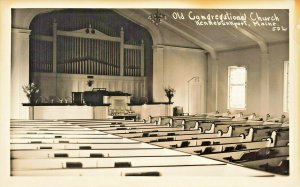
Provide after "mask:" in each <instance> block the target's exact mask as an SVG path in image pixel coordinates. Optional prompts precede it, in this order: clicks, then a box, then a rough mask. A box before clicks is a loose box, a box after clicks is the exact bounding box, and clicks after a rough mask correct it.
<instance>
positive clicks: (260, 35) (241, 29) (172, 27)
mask: <svg viewBox="0 0 300 187" xmlns="http://www.w3.org/2000/svg"><path fill="white" fill-rule="evenodd" d="M156 11H157V10H156V9H130V10H116V12H118V13H120V14H121V15H122V14H123V16H126V17H127V18H128V19H132V20H133V21H134V20H135V19H134V17H139V18H138V21H139V22H140V23H141V22H145V24H146V25H148V24H152V23H151V21H150V20H148V16H149V15H150V14H152V13H155V12H156ZM158 11H159V12H160V13H162V14H164V15H166V17H167V19H166V20H165V21H164V22H163V23H161V24H159V25H158V26H155V27H157V29H158V30H159V31H160V32H162V33H164V32H165V30H168V31H171V32H175V33H176V34H178V35H179V36H180V37H183V38H185V39H186V40H189V41H190V42H191V43H193V44H194V45H195V46H197V47H198V48H203V49H205V50H207V51H215V52H217V51H225V50H233V49H240V48H247V47H251V46H259V47H260V48H261V49H262V48H267V46H268V45H269V44H272V43H280V42H288V40H289V31H288V30H286V31H284V30H285V29H288V28H289V11H288V10H285V9H159V10H158ZM179 15H180V16H179ZM181 15H183V17H184V18H183V17H182V16H181ZM197 15H198V16H200V17H201V16H205V17H207V16H208V15H209V16H216V15H217V16H219V17H220V16H221V15H223V18H224V15H229V16H231V17H230V18H231V19H234V17H235V18H236V19H237V18H238V17H237V16H239V17H240V18H241V16H244V17H245V18H246V24H247V25H244V26H238V27H235V26H232V25H225V26H217V25H210V26H209V25H197V24H196V22H195V20H193V19H194V18H196V16H197ZM180 18H181V19H180ZM211 18H212V17H211ZM259 19H269V21H263V20H262V21H260V20H259ZM272 19H273V20H272ZM219 20H220V18H219ZM135 21H136V20H135ZM200 21H204V22H207V20H203V18H202V19H201V20H200ZM213 21H216V19H214V20H213ZM230 21H233V20H225V19H223V22H228V23H230ZM255 21H259V24H260V25H259V24H255ZM204 22H202V23H204ZM233 22H235V23H237V22H238V23H240V22H243V21H233ZM198 23H199V22H198ZM263 24H267V25H268V26H266V25H263ZM269 24H275V26H269ZM153 25H154V24H153ZM272 29H275V30H274V31H273V30H272ZM278 29H279V30H278Z"/></svg>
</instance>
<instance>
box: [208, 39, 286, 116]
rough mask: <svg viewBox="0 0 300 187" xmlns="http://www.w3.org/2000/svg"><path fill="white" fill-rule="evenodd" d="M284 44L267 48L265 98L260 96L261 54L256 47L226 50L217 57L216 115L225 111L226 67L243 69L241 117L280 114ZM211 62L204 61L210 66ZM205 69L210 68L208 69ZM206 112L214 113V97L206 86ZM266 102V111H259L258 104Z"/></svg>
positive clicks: (210, 79)
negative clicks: (244, 93)
mask: <svg viewBox="0 0 300 187" xmlns="http://www.w3.org/2000/svg"><path fill="white" fill-rule="evenodd" d="M288 51H289V48H288V43H280V44H273V45H269V54H268V58H269V85H264V86H268V87H269V98H265V97H264V98H262V97H261V86H260V84H261V80H262V79H261V77H262V74H263V73H264V72H261V61H262V54H261V51H260V49H259V48H258V47H253V48H248V49H240V50H235V51H226V52H221V53H219V54H218V60H217V64H218V78H217V80H218V83H217V109H218V110H219V111H220V112H224V111H227V97H228V95H227V92H228V91H227V89H228V69H227V68H228V66H232V65H242V66H244V65H245V66H246V67H247V70H248V71H247V76H248V77H247V110H246V111H243V112H244V114H248V113H252V112H256V113H258V114H260V113H262V114H264V113H270V114H271V115H272V116H277V115H281V114H282V113H283V64H284V61H286V60H288V59H289V57H288V55H289V52H288ZM212 63H213V60H212V59H211V58H209V59H208V65H209V66H211V65H212ZM208 69H211V67H209V68H208ZM211 84H212V76H211V75H210V74H209V76H208V85H211ZM208 89H209V90H208V97H207V99H208V103H209V104H208V106H207V109H208V111H214V110H215V108H214V106H213V104H211V103H214V100H215V98H214V97H212V95H213V94H211V93H212V91H211V89H212V88H210V86H208ZM263 100H268V101H269V102H267V103H268V105H269V106H268V108H269V109H268V110H269V111H261V105H260V103H261V102H262V101H263Z"/></svg>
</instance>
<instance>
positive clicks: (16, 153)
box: [11, 145, 189, 159]
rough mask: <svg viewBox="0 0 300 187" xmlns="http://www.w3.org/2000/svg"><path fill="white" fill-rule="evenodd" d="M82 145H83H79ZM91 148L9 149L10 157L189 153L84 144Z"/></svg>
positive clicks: (179, 154)
mask: <svg viewBox="0 0 300 187" xmlns="http://www.w3.org/2000/svg"><path fill="white" fill-rule="evenodd" d="M81 147H83V146H81ZM85 147H92V148H93V149H79V150H66V149H65V150H53V149H38V150H13V151H11V158H12V159H33V158H35V159H36V158H37V159H42V158H49V159H50V158H57V157H59V155H61V154H65V155H66V156H65V157H68V158H89V157H91V154H96V153H97V154H102V155H103V157H111V158H114V157H149V156H157V157H159V156H189V154H186V153H181V152H176V151H172V150H168V149H163V148H161V147H155V146H153V147H152V148H148V149H141V148H138V149H137V148H130V149H126V151H124V149H122V148H121V149H105V150H104V149H100V150H97V149H94V147H93V145H90V146H85Z"/></svg>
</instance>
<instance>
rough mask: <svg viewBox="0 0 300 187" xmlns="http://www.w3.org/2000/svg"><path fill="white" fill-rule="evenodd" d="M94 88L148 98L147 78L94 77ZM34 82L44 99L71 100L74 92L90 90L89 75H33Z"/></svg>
mask: <svg viewBox="0 0 300 187" xmlns="http://www.w3.org/2000/svg"><path fill="white" fill-rule="evenodd" d="M93 77H94V78H93V80H94V83H93V86H92V87H93V88H106V90H108V91H122V92H125V93H129V94H132V96H134V97H137V98H142V97H147V95H146V94H147V92H146V77H129V76H104V75H93ZM32 80H33V82H35V83H37V84H38V85H40V95H41V97H43V98H49V97H58V98H59V99H67V98H69V99H70V98H71V96H72V92H83V91H87V90H89V87H88V85H87V80H88V78H87V75H80V74H63V73H33V74H32Z"/></svg>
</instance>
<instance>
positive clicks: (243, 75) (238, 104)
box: [228, 66, 247, 110]
mask: <svg viewBox="0 0 300 187" xmlns="http://www.w3.org/2000/svg"><path fill="white" fill-rule="evenodd" d="M246 83H247V70H246V67H238V66H229V67H228V109H240V110H245V109H246Z"/></svg>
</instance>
